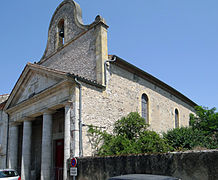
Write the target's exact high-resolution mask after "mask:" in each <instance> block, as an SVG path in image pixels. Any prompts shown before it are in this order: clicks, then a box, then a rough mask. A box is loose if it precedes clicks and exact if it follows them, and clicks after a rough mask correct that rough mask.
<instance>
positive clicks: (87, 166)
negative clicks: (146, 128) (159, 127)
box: [77, 150, 218, 180]
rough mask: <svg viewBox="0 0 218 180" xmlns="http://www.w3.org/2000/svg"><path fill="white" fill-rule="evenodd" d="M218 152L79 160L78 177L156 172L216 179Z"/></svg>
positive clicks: (99, 179)
mask: <svg viewBox="0 0 218 180" xmlns="http://www.w3.org/2000/svg"><path fill="white" fill-rule="evenodd" d="M217 161H218V151H217V150H208V151H195V152H173V153H166V154H141V155H130V156H113V157H85V158H80V159H79V160H78V165H77V169H78V176H77V179H78V180H107V178H109V177H113V176H118V175H123V174H155V175H166V176H173V177H178V178H180V179H182V180H217V179H218V163H217Z"/></svg>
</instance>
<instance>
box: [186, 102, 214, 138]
mask: <svg viewBox="0 0 218 180" xmlns="http://www.w3.org/2000/svg"><path fill="white" fill-rule="evenodd" d="M195 110H196V116H195V115H193V114H191V115H190V125H191V126H192V127H193V129H198V130H200V131H202V132H203V133H204V134H205V135H212V134H214V133H218V112H216V108H212V109H208V108H203V107H201V106H197V107H195Z"/></svg>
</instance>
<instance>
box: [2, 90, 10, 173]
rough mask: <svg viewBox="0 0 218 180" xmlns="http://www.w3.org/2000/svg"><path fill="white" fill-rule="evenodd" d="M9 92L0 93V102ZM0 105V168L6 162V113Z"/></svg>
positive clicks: (4, 99) (6, 97) (5, 98)
mask: <svg viewBox="0 0 218 180" xmlns="http://www.w3.org/2000/svg"><path fill="white" fill-rule="evenodd" d="M8 96H9V94H4V95H0V104H1V103H3V102H4V101H6V100H7V99H8ZM1 108H3V106H0V169H1V168H4V167H5V163H6V143H7V120H8V119H7V114H6V113H5V112H4V111H3V110H2V109H1Z"/></svg>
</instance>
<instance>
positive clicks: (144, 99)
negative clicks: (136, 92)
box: [141, 94, 148, 123]
mask: <svg viewBox="0 0 218 180" xmlns="http://www.w3.org/2000/svg"><path fill="white" fill-rule="evenodd" d="M141 111H142V112H141V113H142V117H143V118H144V119H145V122H146V123H148V96H147V95H146V94H142V98H141Z"/></svg>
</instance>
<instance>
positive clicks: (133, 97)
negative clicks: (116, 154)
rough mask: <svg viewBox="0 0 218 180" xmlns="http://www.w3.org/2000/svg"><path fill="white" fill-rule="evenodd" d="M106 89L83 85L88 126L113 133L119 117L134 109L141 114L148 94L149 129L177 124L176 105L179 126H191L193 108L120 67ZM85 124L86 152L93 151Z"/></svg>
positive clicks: (115, 68) (110, 76) (112, 73)
mask: <svg viewBox="0 0 218 180" xmlns="http://www.w3.org/2000/svg"><path fill="white" fill-rule="evenodd" d="M107 80H108V82H107V87H106V89H105V90H102V89H98V88H96V87H93V86H89V85H85V84H84V85H83V90H82V97H83V100H82V102H83V107H82V108H83V110H82V120H83V123H84V124H86V125H91V124H92V125H95V126H103V127H105V129H107V130H108V131H109V132H110V131H111V130H112V127H113V124H114V122H115V121H116V120H118V119H120V118H121V117H123V116H126V115H127V114H129V113H130V112H139V113H141V96H142V94H143V93H145V94H146V95H147V96H148V100H149V103H148V106H149V107H148V109H149V125H150V127H149V129H151V130H154V131H156V132H158V133H161V132H163V131H167V130H169V129H173V128H174V127H175V108H177V109H178V111H179V126H180V127H181V126H188V124H189V114H190V113H193V111H194V109H193V107H191V106H189V105H188V104H186V103H185V102H183V101H182V100H181V99H178V98H177V97H175V96H174V95H172V94H170V93H168V92H167V91H165V90H163V89H161V88H159V87H157V86H155V85H153V84H152V83H150V82H148V81H146V80H144V79H142V78H140V77H136V75H134V74H132V73H130V72H128V71H126V70H124V69H122V68H120V67H118V66H116V65H111V66H110V73H108V79H107ZM87 129H88V128H87V127H86V126H85V127H83V144H84V145H83V148H84V155H85V156H86V155H91V153H93V151H92V149H91V145H90V143H89V137H88V136H87Z"/></svg>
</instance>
